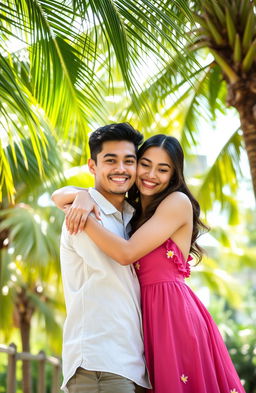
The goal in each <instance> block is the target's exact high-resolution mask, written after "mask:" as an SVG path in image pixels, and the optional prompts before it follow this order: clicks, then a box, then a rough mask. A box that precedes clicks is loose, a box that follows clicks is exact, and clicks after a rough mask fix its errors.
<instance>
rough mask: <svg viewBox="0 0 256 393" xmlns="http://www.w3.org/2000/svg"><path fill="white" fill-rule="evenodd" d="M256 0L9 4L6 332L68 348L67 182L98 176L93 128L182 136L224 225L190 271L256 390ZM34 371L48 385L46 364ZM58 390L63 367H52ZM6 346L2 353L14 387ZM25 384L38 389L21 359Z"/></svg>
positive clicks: (1, 89)
mask: <svg viewBox="0 0 256 393" xmlns="http://www.w3.org/2000/svg"><path fill="white" fill-rule="evenodd" d="M254 5H255V2H254V1H252V0H241V1H240V0H222V2H219V1H213V0H207V1H201V0H195V1H184V0H174V1H168V0H166V1H161V2H160V1H158V0H156V1H147V0H136V1H135V0H129V1H128V0H122V1H121V0H120V1H119V0H114V1H110V0H106V1H100V0H98V1H97V0H73V1H54V2H53V1H49V0H44V1H41V0H38V1H36V2H35V1H32V0H14V1H13V2H11V3H10V2H9V1H3V2H1V4H0V15H1V24H0V30H1V35H0V47H1V51H0V65H1V68H0V69H1V72H0V96H1V103H0V131H1V133H0V135H1V137H0V187H1V188H0V197H1V210H0V248H1V252H0V343H4V344H8V343H10V342H15V343H16V344H17V346H18V350H19V351H31V352H32V353H37V352H38V351H39V350H40V349H43V350H44V351H46V353H47V354H52V355H56V356H60V354H61V335H62V326H63V322H64V318H65V306H64V302H63V293H62V286H61V277H60V265H59V235H60V230H61V225H62V221H63V213H62V212H59V211H58V210H57V209H56V208H55V207H54V206H53V205H52V203H51V201H50V195H51V193H52V192H53V190H54V189H56V188H58V187H60V186H63V185H66V184H74V185H78V186H84V187H88V186H92V185H93V178H92V176H91V175H90V174H89V173H88V170H87V166H86V161H87V158H88V145H87V140H88V135H89V134H90V132H92V131H93V130H94V129H95V128H97V127H98V126H100V125H104V124H108V123H111V122H123V121H129V122H130V123H131V124H132V125H133V126H134V127H135V128H137V129H139V130H140V131H141V132H143V134H144V136H145V138H147V137H149V136H151V135H153V134H156V133H165V134H168V135H174V136H176V137H177V138H178V139H179V140H180V141H181V143H182V146H183V148H184V151H185V156H186V177H187V181H188V184H189V185H190V187H191V189H192V190H193V193H194V194H195V196H196V198H197V199H198V200H199V202H200V204H201V207H202V217H203V219H205V220H206V221H207V222H208V224H209V225H210V227H211V231H210V233H209V234H207V235H204V236H203V237H202V238H201V244H202V245H203V246H204V247H205V248H206V250H207V256H206V257H205V258H204V260H203V262H202V263H201V264H200V265H198V266H196V267H195V268H193V274H192V278H191V279H190V280H189V281H188V283H189V284H190V285H191V286H192V287H193V289H194V290H195V291H196V293H197V294H198V296H199V297H200V298H201V300H202V301H203V302H204V303H205V305H206V306H207V307H208V309H209V311H210V312H211V314H212V315H213V317H214V319H215V320H216V322H217V324H218V326H219V328H220V331H221V333H222V335H223V337H224V339H225V342H226V344H227V346H228V348H229V351H230V354H231V356H232V359H233V361H234V363H235V366H236V368H237V371H238V373H239V375H240V377H241V379H242V381H243V383H244V386H245V389H246V392H247V393H255V392H256V345H255V342H256V324H255V322H256V307H255V300H256V273H255V258H256V231H255V226H256V225H255V222H256V214H255V199H254V194H255V192H256V115H255V102H256V87H255V86H256V41H255V39H256V16H255V7H254ZM30 372H31V373H32V376H33V386H32V388H31V389H32V390H33V391H34V389H35V381H36V367H35V365H34V364H32V369H31V370H27V375H29V373H30ZM47 376H48V379H47V381H48V382H47V389H48V390H47V391H49V392H50V379H49V378H50V371H49V370H47ZM5 379H6V355H5V354H1V353H0V392H5V389H6V385H5ZM18 379H19V384H18V388H17V391H18V392H20V391H22V389H23V391H24V392H25V393H30V392H31V389H30V387H29V385H28V386H27V387H26V386H24V384H23V386H22V383H21V382H20V381H21V380H22V379H23V380H24V376H23V377H22V375H21V370H20V369H19V370H18Z"/></svg>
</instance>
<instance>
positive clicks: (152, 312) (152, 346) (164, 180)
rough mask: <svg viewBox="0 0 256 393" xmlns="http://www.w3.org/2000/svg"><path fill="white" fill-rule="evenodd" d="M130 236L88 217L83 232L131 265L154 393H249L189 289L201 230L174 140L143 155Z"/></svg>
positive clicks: (160, 139)
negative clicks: (137, 284) (121, 235)
mask: <svg viewBox="0 0 256 393" xmlns="http://www.w3.org/2000/svg"><path fill="white" fill-rule="evenodd" d="M129 197H130V199H131V201H132V202H133V203H135V205H136V214H135V217H134V220H133V234H132V235H131V237H130V239H129V240H124V239H122V238H119V237H118V236H116V235H114V234H113V233H111V232H109V231H107V230H105V229H104V228H103V227H102V226H101V225H100V224H99V223H98V222H97V221H96V220H95V219H94V218H92V217H89V218H88V219H87V222H86V226H85V230H86V232H87V234H88V235H89V236H90V237H91V238H92V240H93V241H94V242H95V243H96V244H97V245H98V246H99V247H100V248H101V249H102V250H103V251H104V252H105V253H107V254H108V255H109V256H110V257H112V258H113V259H115V260H116V261H117V262H119V263H121V264H123V265H127V264H131V263H134V267H135V270H136V273H137V275H138V278H139V282H140V285H141V304H142V316H143V330H144V342H145V355H146V362H147V367H148V369H149V374H150V379H151V382H152V386H153V390H152V392H154V393H185V392H189V393H244V389H243V387H242V385H241V383H240V380H239V378H238V376H237V373H236V371H235V369H234V366H233V364H232V362H231V359H230V357H229V354H228V351H227V349H226V347H225V344H224V342H223V340H222V338H221V336H220V333H219V331H218V329H217V326H216V325H215V323H214V321H213V320H212V318H211V316H210V314H209V313H208V311H207V310H206V308H205V307H204V306H203V304H202V303H201V302H200V300H199V299H198V298H197V297H196V295H195V294H194V293H193V292H192V291H191V289H190V288H189V287H188V286H187V285H186V284H185V283H184V278H186V277H188V276H189V275H190V267H189V261H190V259H191V256H190V255H189V253H191V254H193V255H194V256H195V257H196V258H197V259H198V260H200V259H201V255H202V250H201V248H200V247H199V246H198V244H197V243H196V239H197V237H198V234H199V229H200V227H201V228H203V227H204V225H203V224H202V223H201V221H200V219H199V212H200V209H199V205H198V203H197V201H196V200H195V199H194V198H193V196H192V195H191V193H190V191H189V189H188V188H187V186H186V183H185V180H184V175H183V151H182V148H181V146H180V144H179V142H178V141H177V139H175V138H173V137H170V136H165V135H156V136H153V137H151V138H149V139H148V140H147V141H146V142H145V143H144V144H143V145H142V147H141V148H140V150H139V152H138V169H137V180H136V187H135V188H134V189H133V190H132V191H131V193H130V196H129Z"/></svg>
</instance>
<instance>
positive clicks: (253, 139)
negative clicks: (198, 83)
mask: <svg viewBox="0 0 256 393" xmlns="http://www.w3.org/2000/svg"><path fill="white" fill-rule="evenodd" d="M228 104H229V105H230V106H234V107H235V108H236V109H237V111H238V112H239V116H240V121H241V129H242V131H243V137H244V143H245V149H246V152H247V155H248V160H249V165H250V171H251V176H252V184H253V190H254V194H255V197H256V75H254V77H253V78H252V79H251V80H247V81H243V80H240V81H238V82H237V83H235V84H231V85H229V91H228Z"/></svg>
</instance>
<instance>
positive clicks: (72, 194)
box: [51, 186, 100, 234]
mask: <svg viewBox="0 0 256 393" xmlns="http://www.w3.org/2000/svg"><path fill="white" fill-rule="evenodd" d="M51 199H52V201H53V202H54V203H55V205H56V206H57V207H58V208H59V209H61V210H63V211H64V212H65V213H66V225H67V229H68V231H69V232H70V233H71V234H76V233H77V232H80V231H82V230H84V226H85V222H86V220H87V218H88V215H89V214H90V213H91V212H93V213H94V214H95V216H96V218H97V219H98V220H100V210H99V208H98V206H97V204H96V203H95V202H94V200H93V199H92V198H91V196H90V194H89V193H88V191H87V189H86V188H82V187H75V186H66V187H62V188H60V189H58V190H56V191H54V193H53V194H52V196H51Z"/></svg>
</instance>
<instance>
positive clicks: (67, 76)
mask: <svg viewBox="0 0 256 393" xmlns="http://www.w3.org/2000/svg"><path fill="white" fill-rule="evenodd" d="M186 15H190V10H189V8H188V6H187V5H186V2H184V0H175V1H173V2H172V4H169V7H168V9H164V7H163V6H162V5H161V6H159V2H157V1H153V2H149V1H148V0H139V1H137V0H130V1H123V0H114V1H113V0H106V1H104V2H103V1H101V0H82V1H81V0H74V1H72V2H71V1H67V0H65V1H59V0H58V1H54V2H53V1H50V0H45V1H41V0H37V1H32V0H14V1H13V2H11V3H10V2H9V1H7V0H6V1H3V2H1V4H0V16H1V24H0V32H1V34H0V36H1V38H0V48H1V54H0V67H1V73H0V82H1V83H0V96H1V105H0V127H1V139H0V174H1V175H0V187H1V188H0V200H1V199H2V195H1V194H2V192H4V193H5V194H7V195H8V196H9V199H10V200H12V202H13V200H14V199H13V197H14V193H15V188H14V183H13V173H12V171H11V168H10V166H9V162H8V159H7V157H6V155H5V146H6V144H9V145H10V146H11V150H12V154H13V159H14V161H15V162H16V165H18V163H17V158H16V156H15V149H13V146H14V143H16V144H17V146H18V147H19V151H20V153H21V154H22V158H23V160H24V162H25V163H27V162H28V159H27V157H26V155H25V151H24V148H23V142H22V140H23V139H24V138H30V139H31V143H32V146H33V150H34V152H35V157H36V160H37V163H38V166H39V170H40V173H41V174H42V175H43V172H44V170H43V165H42V155H43V152H44V150H45V149H46V145H47V141H46V139H45V131H46V130H48V131H49V132H50V133H52V134H53V135H54V136H56V137H59V136H60V137H61V138H63V139H66V140H69V141H70V140H72V141H73V142H75V143H76V144H77V145H83V146H84V150H85V144H86V136H87V133H88V130H89V129H90V127H91V126H92V124H95V122H101V123H102V122H104V119H105V116H104V114H105V112H104V98H103V96H104V94H105V93H106V92H108V94H109V93H110V94H111V85H112V75H113V73H114V72H116V73H120V74H121V75H122V81H123V83H124V84H125V86H126V90H127V92H128V93H129V94H130V95H131V96H132V97H133V102H134V104H135V105H137V98H136V97H137V95H138V91H139V89H140V80H138V77H136V68H138V66H139V65H140V64H141V63H142V62H143V61H144V62H145V60H143V56H145V54H146V55H147V58H148V57H149V56H150V58H151V61H152V62H155V63H157V66H158V67H159V65H160V64H165V63H166V62H167V61H168V59H169V58H171V57H173V56H174V54H175V53H177V51H178V52H180V53H181V52H182V45H181V44H182V42H181V39H182V32H183V28H182V26H184V25H185V24H183V23H181V21H182V20H184V18H186ZM17 46H18V49H17ZM15 48H16V49H15ZM105 75H108V78H106V77H105ZM106 79H107V84H105V83H104V82H105V80H106ZM103 80H104V82H103Z"/></svg>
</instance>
